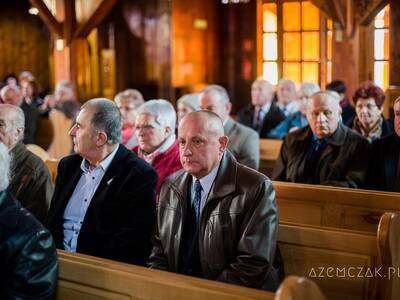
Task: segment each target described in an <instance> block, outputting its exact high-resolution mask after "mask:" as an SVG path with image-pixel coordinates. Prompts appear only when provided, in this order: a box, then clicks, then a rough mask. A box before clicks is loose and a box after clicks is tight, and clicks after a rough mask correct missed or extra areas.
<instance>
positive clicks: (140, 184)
mask: <svg viewBox="0 0 400 300" xmlns="http://www.w3.org/2000/svg"><path fill="white" fill-rule="evenodd" d="M81 162H82V157H81V156H79V155H77V154H73V155H70V156H67V157H65V158H63V159H62V160H61V161H60V163H59V165H58V174H57V179H56V186H55V191H54V196H53V199H52V203H51V206H50V211H49V215H48V220H47V227H48V228H49V230H50V231H51V233H52V234H53V237H54V240H55V243H56V246H57V248H60V249H63V240H64V234H63V215H64V210H65V208H66V206H67V203H68V201H69V199H70V198H71V196H72V193H73V191H74V189H75V187H76V185H77V183H78V181H79V179H80V177H81V175H82V170H81V168H80V165H81ZM156 183H157V174H156V172H155V171H154V169H153V168H152V167H151V166H150V165H148V164H147V163H146V162H145V161H144V160H142V159H140V158H138V157H137V155H136V154H135V153H133V152H132V151H129V150H127V149H126V148H125V146H123V145H119V149H118V150H117V153H116V155H115V157H114V159H113V160H112V162H111V164H110V165H109V167H108V169H107V171H106V173H105V174H104V177H103V179H102V180H101V182H100V184H99V186H98V187H97V190H96V192H95V194H94V195H93V198H92V200H91V202H90V205H89V207H88V209H87V212H86V215H85V218H84V221H83V224H82V227H81V230H80V233H79V237H78V243H77V252H79V253H84V254H89V255H93V256H98V257H104V258H108V259H113V260H117V261H122V262H128V263H132V264H138V265H144V264H145V261H146V259H147V258H148V256H149V254H150V249H151V243H150V238H151V234H152V230H153V225H154V221H155V190H156Z"/></svg>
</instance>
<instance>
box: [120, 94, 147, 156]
mask: <svg viewBox="0 0 400 300" xmlns="http://www.w3.org/2000/svg"><path fill="white" fill-rule="evenodd" d="M114 100H115V103H116V104H117V106H118V108H119V111H120V112H121V116H122V122H123V124H122V144H124V145H125V147H126V148H128V149H132V148H133V147H135V146H137V144H138V142H137V138H136V135H135V118H136V110H137V109H138V107H139V106H140V105H142V104H143V103H144V100H143V96H142V94H141V93H140V92H139V91H138V90H135V89H128V90H125V91H123V92H120V93H118V94H117V95H116V96H115V98H114Z"/></svg>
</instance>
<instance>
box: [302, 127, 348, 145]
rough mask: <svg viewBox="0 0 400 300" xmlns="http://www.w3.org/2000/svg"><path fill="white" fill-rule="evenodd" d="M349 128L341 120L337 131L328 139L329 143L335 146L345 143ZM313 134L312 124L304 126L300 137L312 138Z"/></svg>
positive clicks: (304, 138)
mask: <svg viewBox="0 0 400 300" xmlns="http://www.w3.org/2000/svg"><path fill="white" fill-rule="evenodd" d="M349 130H350V128H348V127H347V126H345V125H343V124H342V122H340V123H339V125H338V128H337V129H336V131H335V132H334V133H333V134H332V135H331V136H330V137H329V138H328V139H327V143H328V144H331V145H334V146H341V145H343V143H344V140H345V138H346V136H347V133H348V131H349ZM312 134H313V133H312V130H311V128H310V126H308V127H306V128H304V131H303V132H302V133H301V134H300V135H299V137H298V139H299V140H306V139H308V138H311V136H312Z"/></svg>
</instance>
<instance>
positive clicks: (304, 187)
mask: <svg viewBox="0 0 400 300" xmlns="http://www.w3.org/2000/svg"><path fill="white" fill-rule="evenodd" d="M273 185H274V188H275V191H276V199H277V203H278V210H279V218H280V221H281V222H290V223H299V224H309V225H316V226H327V227H338V228H346V229H353V230H361V231H368V232H376V230H377V227H378V223H379V220H380V217H381V216H382V214H383V213H384V212H386V211H392V212H400V194H399V193H389V192H380V191H379V192H378V191H369V190H358V189H348V188H338V187H329V186H321V185H311V184H300V183H291V182H280V181H274V182H273Z"/></svg>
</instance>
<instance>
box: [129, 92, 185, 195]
mask: <svg viewBox="0 0 400 300" xmlns="http://www.w3.org/2000/svg"><path fill="white" fill-rule="evenodd" d="M175 124H176V113H175V110H174V107H173V106H172V105H171V103H169V102H168V101H166V100H162V99H159V100H150V101H147V102H146V103H144V104H143V105H142V106H140V107H139V108H138V110H137V112H136V122H135V126H136V136H137V138H138V142H139V146H137V147H135V148H134V149H133V151H135V152H137V154H138V155H139V157H141V158H143V159H144V160H145V161H147V162H148V163H149V164H150V165H152V166H153V168H154V169H155V170H156V171H157V174H158V182H157V188H156V192H157V195H158V194H159V192H160V188H161V185H162V184H163V182H164V181H165V179H166V178H167V177H168V176H169V175H171V174H172V173H175V172H176V171H178V170H180V169H182V165H181V162H180V160H179V148H178V143H177V141H176V136H175Z"/></svg>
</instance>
